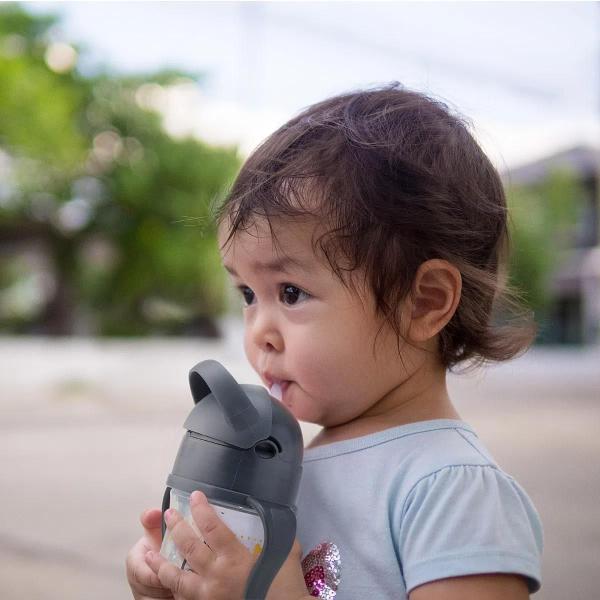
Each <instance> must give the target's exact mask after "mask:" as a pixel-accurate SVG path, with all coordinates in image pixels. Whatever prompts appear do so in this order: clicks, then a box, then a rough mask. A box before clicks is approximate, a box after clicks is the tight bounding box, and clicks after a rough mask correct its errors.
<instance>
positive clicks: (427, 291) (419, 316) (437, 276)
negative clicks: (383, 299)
mask: <svg viewBox="0 0 600 600" xmlns="http://www.w3.org/2000/svg"><path fill="white" fill-rule="evenodd" d="M461 289H462V278H461V275H460V271H459V270H458V269H457V268H456V267H455V266H454V265H452V264H451V263H449V262H448V261H446V260H442V259H437V258H436V259H431V260H428V261H426V262H424V263H423V264H421V265H420V267H419V269H418V270H417V273H416V275H415V278H414V280H413V285H412V289H411V301H412V313H411V320H410V327H409V332H408V334H409V337H410V339H412V341H414V342H425V341H427V340H429V339H431V338H432V337H433V336H435V335H436V334H437V333H439V332H440V331H441V330H442V329H443V328H444V327H445V325H446V324H447V323H448V321H450V319H451V318H452V316H453V315H454V313H455V312H456V308H457V306H458V302H459V300H460V293H461Z"/></svg>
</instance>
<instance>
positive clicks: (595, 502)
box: [0, 332, 600, 600]
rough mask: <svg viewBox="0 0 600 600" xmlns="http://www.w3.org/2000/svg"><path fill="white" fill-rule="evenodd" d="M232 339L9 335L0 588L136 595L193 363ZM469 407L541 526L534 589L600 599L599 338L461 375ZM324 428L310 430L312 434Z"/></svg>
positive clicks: (85, 597)
mask: <svg viewBox="0 0 600 600" xmlns="http://www.w3.org/2000/svg"><path fill="white" fill-rule="evenodd" d="M236 335H237V334H236V333H235V332H234V334H233V335H232V336H230V337H229V338H228V340H227V341H226V342H224V343H217V344H207V343H198V342H191V341H176V342H175V341H160V340H156V341H147V342H144V343H136V342H103V343H98V342H93V341H86V340H70V341H65V342H62V343H58V342H53V341H51V340H39V339H33V340H32V339H24V340H18V339H1V338H0V365H1V367H0V369H1V371H0V456H1V458H2V460H1V463H0V464H1V465H2V467H1V468H2V473H1V477H0V494H1V495H0V497H1V498H2V502H1V507H2V510H1V511H0V581H1V582H2V583H1V584H0V586H1V587H0V597H1V598H2V599H3V600H13V599H15V600H16V599H17V598H19V599H25V600H38V599H39V600H42V599H43V600H100V599H102V600H106V599H108V598H110V599H111V600H126V599H129V598H130V596H129V592H128V588H127V584H126V581H125V577H124V559H125V555H126V553H127V550H128V549H129V547H130V546H131V545H132V544H133V542H134V541H135V540H136V539H137V538H138V537H139V535H140V529H139V525H138V515H139V513H140V512H141V511H142V510H143V509H144V508H146V507H149V506H158V504H159V502H160V499H161V497H162V492H163V489H164V488H163V485H164V479H165V476H166V474H167V472H168V471H169V469H170V467H171V464H172V460H173V457H174V455H175V452H176V450H177V447H178V445H179V441H180V437H181V435H182V433H183V430H182V429H181V425H182V423H183V419H184V417H185V415H186V414H187V412H188V411H189V409H190V406H191V404H190V399H189V392H188V389H187V384H186V376H187V371H188V369H189V367H190V366H191V365H192V364H193V363H194V362H196V361H199V360H203V359H205V358H215V359H217V360H221V361H222V362H224V363H225V364H226V365H227V366H228V367H229V368H230V369H231V370H232V372H233V373H234V375H235V376H236V377H238V378H239V379H240V380H242V381H246V382H256V383H258V380H257V378H256V376H255V375H254V374H253V373H252V372H251V370H250V369H249V368H248V367H247V366H246V365H245V362H244V360H243V358H242V357H241V356H240V354H239V350H238V349H239V344H238V342H239V340H238V339H237V338H236ZM450 388H451V392H452V395H453V397H454V399H455V402H456V404H457V406H458V408H459V411H460V412H461V414H462V417H463V418H464V419H465V420H467V421H468V422H469V423H471V424H472V425H473V426H474V427H475V428H476V430H477V431H478V433H479V436H480V437H481V438H482V439H483V440H484V442H485V443H486V444H487V445H488V447H489V448H490V449H491V451H492V453H493V454H494V455H495V456H496V458H497V460H498V462H499V463H500V465H501V466H502V467H503V468H504V469H505V470H507V471H508V472H509V473H511V474H512V475H514V476H515V477H516V478H517V480H518V481H519V482H520V483H521V484H522V485H523V486H524V487H525V489H526V490H527V491H528V493H529V494H530V496H531V497H532V498H533V501H534V503H535V504H536V506H537V508H538V510H539V512H540V514H541V517H542V520H543V523H544V527H545V536H546V550H545V557H544V566H543V569H544V573H543V575H544V586H543V589H542V591H541V592H539V593H538V594H536V595H535V596H534V598H535V599H536V600H596V599H598V598H600V591H599V590H600V502H599V500H600V467H599V463H600V435H599V434H600V391H599V390H600V350H593V351H587V352H550V351H545V352H541V351H536V352H532V353H530V354H528V355H527V356H526V357H524V358H522V359H519V360H518V361H515V362H513V363H511V364H509V365H504V366H502V367H496V368H494V369H488V370H486V371H485V372H484V373H482V374H479V375H478V376H476V377H473V376H470V377H451V379H450ZM314 433H315V429H314V428H306V429H305V437H306V438H308V437H310V436H311V435H313V434H314Z"/></svg>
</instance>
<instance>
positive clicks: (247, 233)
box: [218, 217, 319, 272]
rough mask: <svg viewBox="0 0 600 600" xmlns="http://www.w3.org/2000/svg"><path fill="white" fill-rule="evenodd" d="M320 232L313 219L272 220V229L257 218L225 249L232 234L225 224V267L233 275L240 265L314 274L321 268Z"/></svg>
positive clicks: (222, 235)
mask: <svg viewBox="0 0 600 600" xmlns="http://www.w3.org/2000/svg"><path fill="white" fill-rule="evenodd" d="M318 231H319V227H318V223H317V222H316V221H315V220H314V219H300V218H294V219H287V220H284V219H282V218H274V217H271V219H270V226H269V222H268V221H267V220H266V219H265V218H257V219H255V221H254V222H253V223H252V224H251V225H250V226H249V227H248V228H247V229H244V230H240V231H237V232H236V233H235V235H234V236H233V237H232V238H231V240H229V242H228V243H227V245H226V246H224V244H225V241H226V239H227V237H228V235H229V231H228V230H227V227H226V226H225V224H222V225H221V226H220V227H219V231H218V240H219V249H220V252H221V256H222V258H223V265H224V266H225V268H226V269H227V270H229V271H230V272H231V271H233V270H235V265H236V264H238V263H241V262H243V263H244V264H247V265H249V266H251V267H252V268H253V269H254V270H257V271H260V270H266V271H288V272H289V271H293V270H298V269H302V270H314V269H316V268H318V265H319V261H318V259H317V256H316V255H315V251H314V243H315V239H316V236H317V235H318Z"/></svg>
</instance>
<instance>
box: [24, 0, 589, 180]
mask: <svg viewBox="0 0 600 600" xmlns="http://www.w3.org/2000/svg"><path fill="white" fill-rule="evenodd" d="M26 6H28V7H29V9H30V10H32V11H35V12H49V11H50V12H56V13H58V14H60V15H62V17H63V21H62V28H61V31H60V32H59V34H58V35H59V36H60V37H61V38H62V39H64V40H66V41H70V42H73V43H76V44H79V45H80V46H81V47H82V48H85V49H86V50H87V51H86V53H85V60H83V59H82V61H81V62H80V68H81V69H82V70H86V71H92V70H94V69H95V68H96V67H97V66H99V65H105V66H108V67H110V68H111V69H112V70H114V71H115V72H128V71H152V70H155V69H158V68H161V67H165V66H172V67H178V68H181V69H187V70H191V71H193V72H204V73H206V78H205V80H204V83H203V84H202V87H201V90H200V93H199V94H195V93H192V94H190V91H189V90H181V94H179V95H178V96H177V97H176V98H172V99H171V110H170V112H169V114H168V121H169V123H170V126H171V128H172V129H173V130H174V131H181V132H183V131H194V132H196V133H197V134H198V135H200V136H202V137H203V138H205V139H208V140H209V141H214V142H217V143H239V144H240V145H241V148H242V150H243V151H245V152H247V151H249V150H250V149H251V148H252V147H254V145H256V144H257V143H258V142H259V141H260V140H261V139H262V138H264V137H265V136H266V135H268V134H269V133H270V132H271V131H272V130H273V129H275V128H276V127H278V126H279V125H280V124H282V123H283V122H285V120H287V119H288V118H289V117H291V116H292V115H293V114H295V113H296V112H297V111H298V110H300V109H301V108H303V107H304V106H307V105H308V104H310V103H312V102H315V101H317V100H321V99H323V98H325V97H327V96H330V95H333V94H335V93H339V92H343V91H347V90H350V89H355V88H358V87H365V86H369V85H374V84H378V83H385V82H389V81H393V80H397V81H400V82H402V83H404V84H405V85H407V86H408V87H411V88H416V89H419V90H422V91H425V92H427V93H430V94H433V95H435V96H436V97H438V98H442V99H444V100H446V101H447V102H449V103H450V104H451V106H453V107H455V108H456V109H457V110H458V111H460V112H461V113H463V114H466V115H467V116H468V117H469V118H470V119H471V120H472V121H473V123H474V125H475V130H476V133H477V136H478V138H479V140H480V142H481V143H482V145H483V146H484V148H485V149H486V150H487V152H488V153H489V155H490V157H491V158H492V160H494V162H495V163H496V164H497V165H498V166H499V167H500V168H503V167H504V166H505V165H510V166H512V165H515V164H520V163H522V162H526V161H528V160H533V159H535V158H538V157H541V156H544V155H546V154H549V153H552V152H554V151H555V150H560V149H563V148H565V147H568V146H570V145H574V144H577V143H588V144H592V145H596V146H598V145H600V3H598V2H285V3H284V2H268V3H263V2H244V3H238V2H161V3H158V2H65V3H58V2H32V3H28V4H27V5H26Z"/></svg>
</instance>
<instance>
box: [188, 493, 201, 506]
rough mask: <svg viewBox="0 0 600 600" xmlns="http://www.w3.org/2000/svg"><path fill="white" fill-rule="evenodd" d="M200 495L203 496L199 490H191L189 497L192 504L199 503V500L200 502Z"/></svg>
mask: <svg viewBox="0 0 600 600" xmlns="http://www.w3.org/2000/svg"><path fill="white" fill-rule="evenodd" d="M202 496H203V494H202V492H199V491H198V490H196V491H195V492H192V495H191V497H190V502H191V503H192V504H200V502H202V500H203V498H202Z"/></svg>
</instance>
